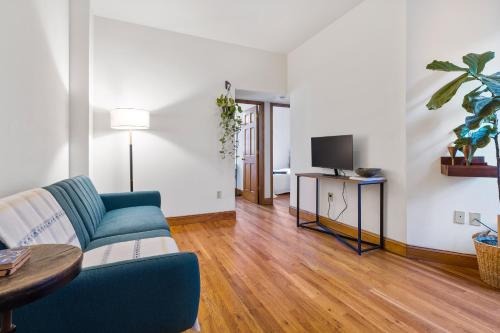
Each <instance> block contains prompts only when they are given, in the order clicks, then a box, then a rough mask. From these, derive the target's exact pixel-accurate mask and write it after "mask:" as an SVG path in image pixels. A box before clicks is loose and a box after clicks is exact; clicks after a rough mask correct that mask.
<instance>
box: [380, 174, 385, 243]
mask: <svg viewBox="0 0 500 333" xmlns="http://www.w3.org/2000/svg"><path fill="white" fill-rule="evenodd" d="M384 246H385V244H384V183H380V248H381V249H383V248H384Z"/></svg>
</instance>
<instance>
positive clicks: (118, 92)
mask: <svg viewBox="0 0 500 333" xmlns="http://www.w3.org/2000/svg"><path fill="white" fill-rule="evenodd" d="M94 31H95V36H94V48H95V53H94V64H95V66H94V110H95V112H94V147H93V149H94V154H93V156H94V163H93V166H94V180H95V183H96V185H97V187H98V189H99V190H100V191H104V192H108V191H127V189H128V151H127V148H128V147H127V133H124V132H117V131H113V130H110V129H109V113H108V111H109V110H110V109H112V108H115V107H120V106H122V107H138V108H144V109H147V110H151V111H152V117H151V130H149V131H143V132H136V133H135V134H134V139H135V151H134V154H135V156H134V160H135V163H134V171H135V185H136V188H137V190H141V189H158V190H160V191H161V193H162V199H163V205H164V206H163V208H164V209H165V211H166V214H167V216H179V215H187V214H198V213H206V212H215V211H225V210H233V209H234V187H235V179H234V161H233V160H231V159H225V160H221V159H220V156H219V154H218V151H219V142H218V137H219V134H220V132H219V128H218V123H219V120H218V109H217V107H216V105H215V98H216V97H217V96H218V95H220V94H221V93H223V91H224V81H225V80H229V81H230V82H231V83H232V84H233V87H239V88H240V87H241V88H243V89H252V90H259V91H277V92H281V91H285V90H286V58H285V57H284V56H283V55H278V54H273V53H269V52H264V51H259V50H254V49H250V48H245V47H239V46H234V45H230V44H225V43H220V42H215V41H211V40H206V39H202V38H196V37H191V36H187V35H182V34H178V33H173V32H168V31H162V30H158V29H153V28H147V27H143V26H138V25H134V24H128V23H123V22H118V21H113V20H109V19H104V18H98V17H96V18H95V22H94ZM218 190H221V191H223V197H222V199H217V197H216V192H217V191H218Z"/></svg>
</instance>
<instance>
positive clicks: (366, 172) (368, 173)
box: [355, 168, 381, 178]
mask: <svg viewBox="0 0 500 333" xmlns="http://www.w3.org/2000/svg"><path fill="white" fill-rule="evenodd" d="M380 171H381V169H380V168H357V169H356V170H355V172H356V174H357V175H358V176H361V177H366V178H369V177H374V176H376V175H378V174H379V173H380Z"/></svg>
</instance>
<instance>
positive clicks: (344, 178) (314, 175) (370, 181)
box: [295, 172, 387, 184]
mask: <svg viewBox="0 0 500 333" xmlns="http://www.w3.org/2000/svg"><path fill="white" fill-rule="evenodd" d="M295 175H296V176H297V177H307V178H325V179H336V180H341V181H344V182H348V183H355V184H381V183H385V182H386V181H387V179H385V178H383V179H380V177H375V178H374V179H370V178H365V179H362V180H361V179H352V178H349V177H348V176H335V175H326V174H324V173H314V172H312V173H296V174H295Z"/></svg>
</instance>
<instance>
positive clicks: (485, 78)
mask: <svg viewBox="0 0 500 333" xmlns="http://www.w3.org/2000/svg"><path fill="white" fill-rule="evenodd" d="M479 78H480V79H481V81H482V82H483V83H484V84H485V85H486V86H487V87H488V89H489V90H490V91H491V92H493V94H495V96H500V72H498V73H495V74H493V75H480V76H479Z"/></svg>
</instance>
